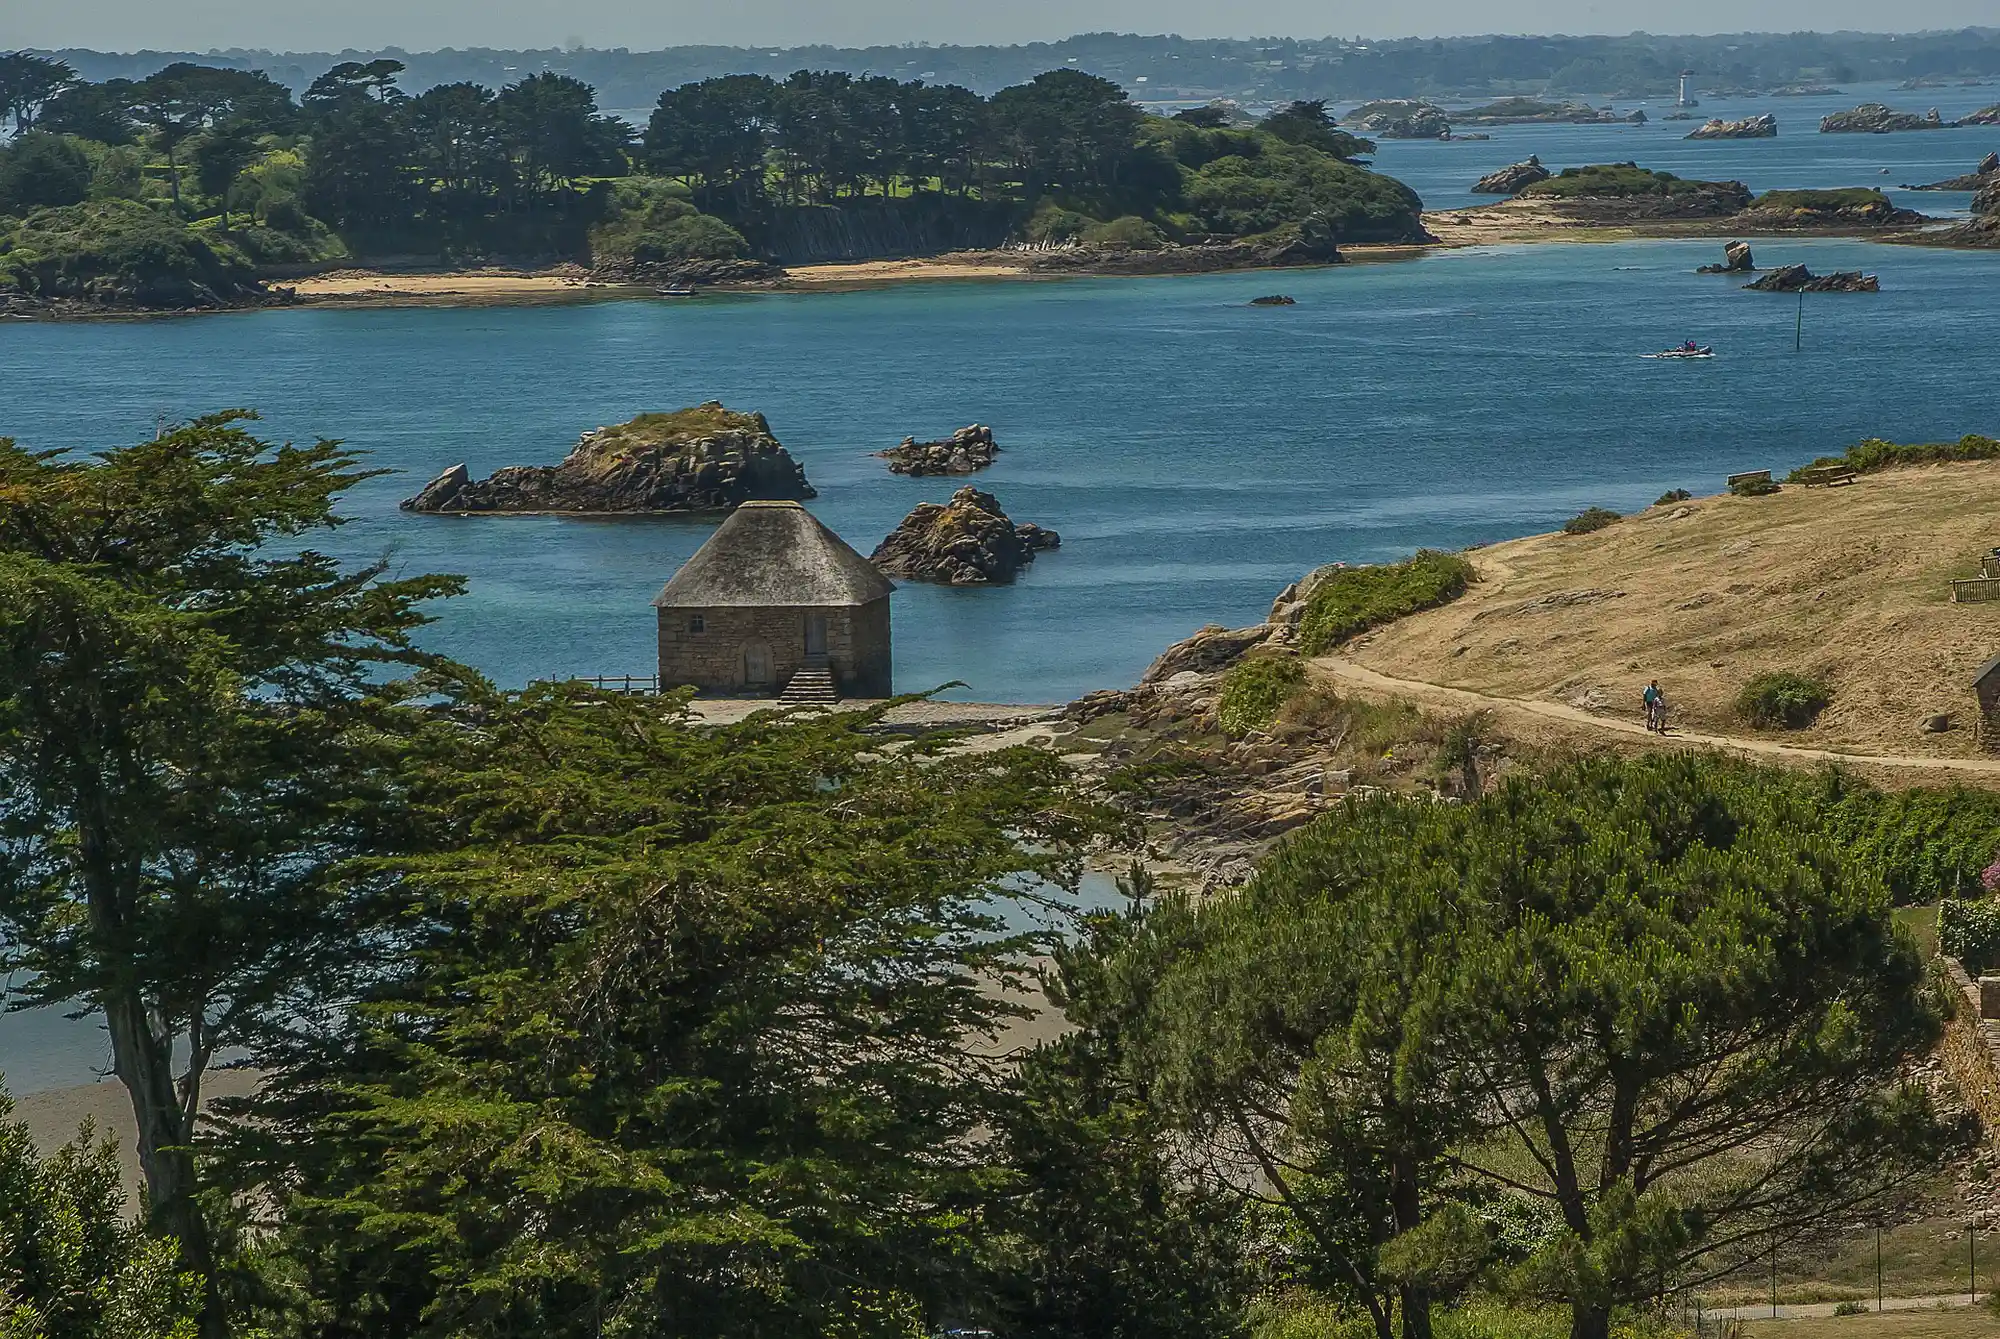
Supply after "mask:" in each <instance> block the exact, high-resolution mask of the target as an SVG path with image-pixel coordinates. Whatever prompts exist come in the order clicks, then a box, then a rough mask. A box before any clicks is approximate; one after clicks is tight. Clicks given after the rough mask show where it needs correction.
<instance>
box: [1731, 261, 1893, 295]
mask: <svg viewBox="0 0 2000 1339" xmlns="http://www.w3.org/2000/svg"><path fill="white" fill-rule="evenodd" d="M1743 287H1744V288H1745V289H1746V290H1749V291H1751V292H1755V293H1879V292H1881V291H1882V282H1881V280H1879V279H1877V278H1876V277H1875V276H1874V275H1872V274H1863V273H1862V272H1861V271H1859V270H1843V271H1841V272H1840V273H1838V274H1814V273H1813V272H1812V271H1811V270H1809V269H1807V268H1806V267H1805V266H1803V265H1786V266H1783V267H1781V268H1779V269H1775V270H1772V271H1771V272H1770V273H1769V274H1767V275H1765V276H1764V277H1763V278H1762V279H1759V280H1758V281H1757V282H1755V283H1753V284H1745V285H1743Z"/></svg>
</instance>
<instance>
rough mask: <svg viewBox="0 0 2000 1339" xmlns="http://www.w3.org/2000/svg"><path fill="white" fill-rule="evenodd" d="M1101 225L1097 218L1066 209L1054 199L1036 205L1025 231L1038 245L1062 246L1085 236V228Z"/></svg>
mask: <svg viewBox="0 0 2000 1339" xmlns="http://www.w3.org/2000/svg"><path fill="white" fill-rule="evenodd" d="M1100 226H1102V225H1101V224H1099V223H1098V221H1097V220H1096V219H1093V218H1091V217H1090V216H1089V215H1087V214H1079V213H1077V212H1076V211H1075V210H1073V209H1064V208H1063V207H1062V206H1061V205H1058V204H1057V203H1056V202H1055V201H1053V200H1044V201H1042V202H1041V204H1039V205H1037V206H1036V207H1035V212H1034V214H1033V216H1031V217H1030V218H1029V219H1028V226H1027V227H1026V228H1025V229H1024V230H1023V231H1024V232H1025V234H1026V236H1027V239H1028V240H1029V241H1030V242H1034V243H1036V244H1037V245H1040V246H1060V245H1062V244H1063V243H1065V242H1074V241H1075V240H1077V238H1079V237H1081V236H1083V234H1084V230H1085V229H1087V228H1093V227H1100Z"/></svg>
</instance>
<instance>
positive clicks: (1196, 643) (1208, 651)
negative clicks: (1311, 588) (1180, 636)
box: [1139, 623, 1275, 683]
mask: <svg viewBox="0 0 2000 1339" xmlns="http://www.w3.org/2000/svg"><path fill="white" fill-rule="evenodd" d="M1273 631H1275V629H1273V628H1272V627H1271V626H1270V625H1269V624H1260V625H1258V626H1256V627H1251V628H1233V629H1232V628H1225V627H1223V626H1222V625H1221V624H1220V623H1211V624H1209V625H1208V626H1207V627H1204V628H1202V629H1201V630H1200V631H1198V632H1196V633H1195V634H1194V636H1192V637H1189V638H1188V639H1187V640H1186V641H1180V642H1175V643H1174V644H1173V645H1172V646H1170V647H1168V648H1167V649H1166V650H1165V651H1164V652H1163V653H1161V655H1160V658H1159V659H1158V660H1155V661H1154V662H1153V664H1152V666H1151V668H1149V669H1148V670H1147V671H1146V673H1145V676H1144V677H1143V678H1141V679H1140V680H1139V682H1140V683H1165V682H1166V681H1167V680H1168V679H1171V678H1173V677H1174V676H1175V675H1176V674H1185V673H1189V672H1192V673H1195V674H1213V673H1215V672H1216V671H1218V670H1224V669H1228V668H1229V667H1230V666H1231V665H1233V664H1235V663H1236V662H1237V661H1238V660H1241V659H1242V658H1243V656H1244V654H1245V653H1246V652H1248V651H1250V650H1252V649H1253V648H1255V647H1259V646H1262V645H1263V644H1264V643H1265V642H1266V641H1268V640H1270V637H1271V634H1272V632H1273Z"/></svg>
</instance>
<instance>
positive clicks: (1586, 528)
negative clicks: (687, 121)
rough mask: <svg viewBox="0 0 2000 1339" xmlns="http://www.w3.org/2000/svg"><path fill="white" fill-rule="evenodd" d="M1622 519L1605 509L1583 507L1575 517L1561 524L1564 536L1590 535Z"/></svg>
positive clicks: (1615, 513)
mask: <svg viewBox="0 0 2000 1339" xmlns="http://www.w3.org/2000/svg"><path fill="white" fill-rule="evenodd" d="M1623 519H1624V517H1622V516H1620V515H1619V514H1618V513H1617V512H1615V511H1612V510H1610V509H1609V508H1606V507H1585V508H1584V509H1583V510H1582V511H1580V512H1578V513H1577V514H1576V515H1574V516H1572V517H1570V518H1569V519H1568V520H1567V521H1564V522H1563V533H1564V534H1565V535H1590V534H1595V533H1596V532H1597V531H1599V530H1602V529H1603V528H1604V527H1605V526H1607V525H1610V524H1611V523H1612V522H1614V521H1621V520H1623Z"/></svg>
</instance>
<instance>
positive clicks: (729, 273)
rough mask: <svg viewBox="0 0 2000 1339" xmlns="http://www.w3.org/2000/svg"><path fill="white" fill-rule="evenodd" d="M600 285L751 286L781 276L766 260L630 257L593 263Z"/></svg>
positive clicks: (592, 277) (778, 278) (774, 280)
mask: <svg viewBox="0 0 2000 1339" xmlns="http://www.w3.org/2000/svg"><path fill="white" fill-rule="evenodd" d="M590 277H591V279H592V280H593V281H595V282H597V283H600V284H652V285H654V286H656V287H659V288H755V287H764V286H768V285H770V284H774V283H776V282H777V281H778V280H780V279H783V278H784V277H785V272H784V270H783V269H781V268H779V267H778V266H776V265H773V264H771V262H769V261H767V260H670V261H642V260H636V259H632V258H630V257H625V258H621V259H618V260H614V261H607V262H605V263H603V264H600V265H596V266H593V267H592V268H591V271H590Z"/></svg>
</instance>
